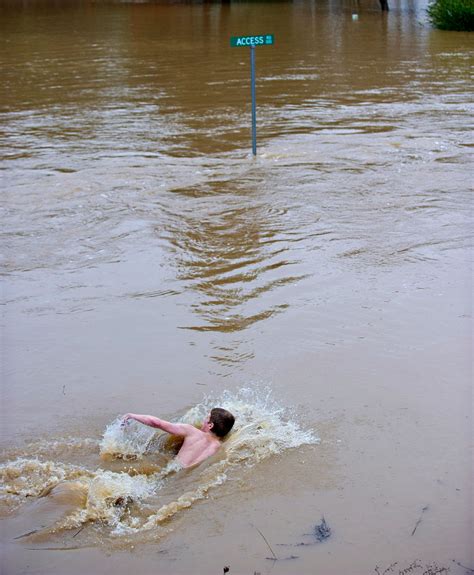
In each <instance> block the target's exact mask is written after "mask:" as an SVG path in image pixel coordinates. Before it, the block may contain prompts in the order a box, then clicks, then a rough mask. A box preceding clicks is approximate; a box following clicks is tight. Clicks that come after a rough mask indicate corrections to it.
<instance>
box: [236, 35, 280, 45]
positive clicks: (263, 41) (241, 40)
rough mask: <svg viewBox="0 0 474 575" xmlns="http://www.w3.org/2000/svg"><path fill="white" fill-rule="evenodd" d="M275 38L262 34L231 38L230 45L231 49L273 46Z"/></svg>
mask: <svg viewBox="0 0 474 575" xmlns="http://www.w3.org/2000/svg"><path fill="white" fill-rule="evenodd" d="M274 43H275V36H274V35H273V34H262V35H260V36H232V37H231V39H230V45H231V47H232V48H241V47H242V48H249V47H251V46H273V44H274Z"/></svg>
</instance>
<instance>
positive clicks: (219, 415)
mask: <svg viewBox="0 0 474 575" xmlns="http://www.w3.org/2000/svg"><path fill="white" fill-rule="evenodd" d="M234 421H235V417H234V416H233V415H232V413H230V411H227V409H222V407H214V409H211V415H210V417H209V422H210V423H213V424H214V425H213V426H212V429H211V431H212V433H214V434H215V435H217V437H224V436H226V435H227V434H228V433H229V431H230V430H231V429H232V427H233V425H234Z"/></svg>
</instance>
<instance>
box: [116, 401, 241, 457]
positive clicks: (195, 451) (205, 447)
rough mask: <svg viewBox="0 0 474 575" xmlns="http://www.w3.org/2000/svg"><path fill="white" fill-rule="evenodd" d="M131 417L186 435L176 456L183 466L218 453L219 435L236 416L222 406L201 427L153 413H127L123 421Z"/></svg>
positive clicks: (226, 430)
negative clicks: (172, 420)
mask: <svg viewBox="0 0 474 575" xmlns="http://www.w3.org/2000/svg"><path fill="white" fill-rule="evenodd" d="M129 419H134V420H135V421H138V422H140V423H143V424H144V425H148V426H150V427H156V428H158V429H161V430H163V431H166V432H167V433H170V434H172V435H179V436H181V437H184V442H183V445H182V446H181V449H180V450H179V452H178V455H177V456H176V458H177V459H178V461H179V462H180V463H181V465H183V467H191V466H193V465H197V464H198V463H201V462H202V461H204V460H205V459H207V458H208V457H211V455H214V454H215V453H217V451H218V450H219V448H220V446H221V441H220V439H219V437H223V436H224V435H226V434H227V433H228V431H230V429H231V428H232V426H233V424H234V416H233V415H232V414H231V413H229V412H228V411H226V410H224V409H221V408H214V409H213V410H211V412H210V413H209V415H208V416H207V417H206V419H205V420H204V421H203V423H202V426H201V429H197V427H194V425H189V424H188V423H171V422H169V421H165V420H164V419H159V418H158V417H154V416H153V415H140V414H137V413H127V415H125V416H124V417H123V421H124V422H126V421H127V420H129Z"/></svg>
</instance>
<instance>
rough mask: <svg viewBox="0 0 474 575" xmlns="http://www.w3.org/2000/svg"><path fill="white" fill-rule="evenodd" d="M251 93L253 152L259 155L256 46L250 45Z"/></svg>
mask: <svg viewBox="0 0 474 575" xmlns="http://www.w3.org/2000/svg"><path fill="white" fill-rule="evenodd" d="M250 93H251V95H252V154H253V155H254V156H256V155H257V100H256V94H255V46H250Z"/></svg>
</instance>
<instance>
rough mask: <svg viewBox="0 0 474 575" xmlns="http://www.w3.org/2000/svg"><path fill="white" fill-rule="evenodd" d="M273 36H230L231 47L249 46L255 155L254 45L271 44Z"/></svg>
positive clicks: (254, 151)
mask: <svg viewBox="0 0 474 575" xmlns="http://www.w3.org/2000/svg"><path fill="white" fill-rule="evenodd" d="M274 43H275V36H274V35H273V34H264V35H261V36H232V38H231V39H230V45H231V47H232V48H237V47H240V46H242V47H244V46H245V47H250V93H251V96H252V154H253V155H254V156H256V155H257V100H256V90H255V47H256V46H273V44H274Z"/></svg>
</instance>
